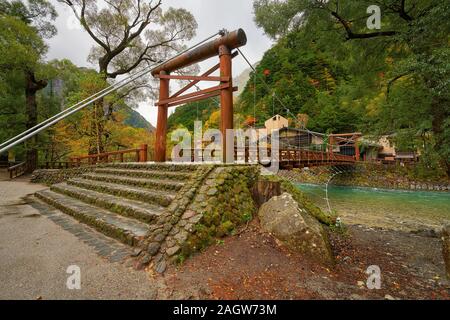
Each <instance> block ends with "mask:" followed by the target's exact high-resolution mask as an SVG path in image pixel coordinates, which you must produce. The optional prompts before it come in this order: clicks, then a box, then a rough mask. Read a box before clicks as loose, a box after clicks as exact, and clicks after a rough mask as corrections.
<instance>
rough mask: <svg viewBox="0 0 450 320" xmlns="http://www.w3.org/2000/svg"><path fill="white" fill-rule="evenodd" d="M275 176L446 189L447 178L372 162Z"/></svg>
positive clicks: (318, 181) (316, 181) (449, 184)
mask: <svg viewBox="0 0 450 320" xmlns="http://www.w3.org/2000/svg"><path fill="white" fill-rule="evenodd" d="M279 175H280V176H282V177H284V178H286V179H288V180H290V181H291V182H298V183H311V184H326V183H327V182H331V183H332V184H334V185H339V186H354V187H369V188H382V189H400V190H420V191H444V192H448V191H450V180H448V179H447V178H434V179H419V178H417V177H414V175H412V174H411V172H410V170H409V169H408V168H405V167H401V166H385V165H379V164H373V163H358V164H357V165H356V166H355V167H337V168H329V167H314V168H303V169H294V170H291V171H287V170H281V171H280V172H279Z"/></svg>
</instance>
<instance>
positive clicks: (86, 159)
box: [70, 144, 148, 167]
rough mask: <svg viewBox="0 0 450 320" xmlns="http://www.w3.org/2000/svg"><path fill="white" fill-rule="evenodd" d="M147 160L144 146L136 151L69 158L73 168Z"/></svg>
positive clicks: (146, 149) (129, 150) (145, 146)
mask: <svg viewBox="0 0 450 320" xmlns="http://www.w3.org/2000/svg"><path fill="white" fill-rule="evenodd" d="M147 160H148V146H147V145H146V144H143V145H141V147H140V148H137V149H127V150H118V151H112V152H104V153H100V154H92V155H87V156H81V157H72V158H70V162H71V163H73V164H74V166H75V167H80V166H83V165H94V164H97V163H111V162H147Z"/></svg>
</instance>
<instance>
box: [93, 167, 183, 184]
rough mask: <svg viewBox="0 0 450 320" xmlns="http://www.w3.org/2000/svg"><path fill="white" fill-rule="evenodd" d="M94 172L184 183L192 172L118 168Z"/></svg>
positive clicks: (99, 169)
mask: <svg viewBox="0 0 450 320" xmlns="http://www.w3.org/2000/svg"><path fill="white" fill-rule="evenodd" d="M95 172H97V173H100V174H113V175H118V176H122V177H123V176H128V177H140V178H147V179H170V180H174V181H186V180H189V178H190V177H191V176H192V172H183V171H157V170H133V169H118V168H98V169H95Z"/></svg>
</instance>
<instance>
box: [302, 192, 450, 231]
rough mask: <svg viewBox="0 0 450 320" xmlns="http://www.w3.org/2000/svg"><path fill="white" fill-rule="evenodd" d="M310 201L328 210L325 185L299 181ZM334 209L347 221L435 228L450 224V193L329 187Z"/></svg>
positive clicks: (372, 224)
mask: <svg viewBox="0 0 450 320" xmlns="http://www.w3.org/2000/svg"><path fill="white" fill-rule="evenodd" d="M297 187H298V188H299V189H300V190H302V191H303V192H305V193H306V194H307V195H308V196H309V197H310V198H311V200H312V201H313V202H314V203H315V204H316V205H317V206H319V207H321V208H322V209H324V210H328V205H327V202H326V196H325V195H326V193H325V186H318V185H310V184H297ZM328 199H329V202H330V206H331V208H332V210H335V211H336V212H337V214H338V215H339V216H340V217H342V219H343V221H344V222H345V223H350V224H366V225H369V226H374V227H388V228H394V229H402V230H408V231H411V230H418V229H435V230H438V229H440V228H441V227H442V225H443V224H450V193H448V192H423V191H401V190H386V189H373V188H359V187H340V186H333V185H330V186H329V187H328Z"/></svg>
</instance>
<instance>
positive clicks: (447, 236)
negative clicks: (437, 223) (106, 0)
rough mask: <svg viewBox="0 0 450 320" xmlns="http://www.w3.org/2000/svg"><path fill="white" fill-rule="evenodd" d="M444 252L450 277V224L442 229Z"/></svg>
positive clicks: (449, 276) (449, 277) (448, 276)
mask: <svg viewBox="0 0 450 320" xmlns="http://www.w3.org/2000/svg"><path fill="white" fill-rule="evenodd" d="M442 254H443V256H444V263H445V269H446V273H447V278H448V279H450V224H449V225H447V226H445V227H444V230H442Z"/></svg>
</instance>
